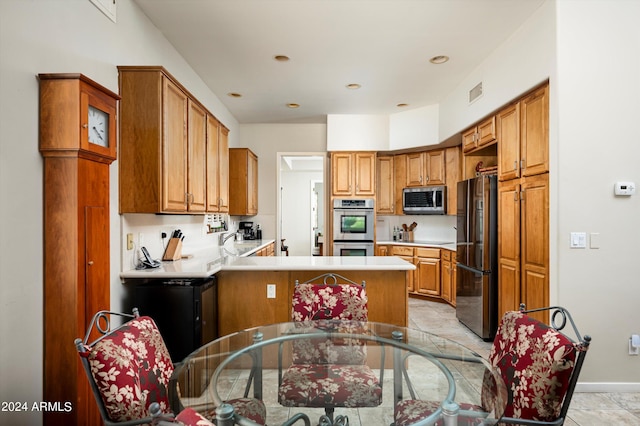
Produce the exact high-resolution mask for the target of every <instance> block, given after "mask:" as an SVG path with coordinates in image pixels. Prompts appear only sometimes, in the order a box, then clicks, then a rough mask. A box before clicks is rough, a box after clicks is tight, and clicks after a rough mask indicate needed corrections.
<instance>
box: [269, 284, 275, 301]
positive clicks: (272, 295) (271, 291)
mask: <svg viewBox="0 0 640 426" xmlns="http://www.w3.org/2000/svg"><path fill="white" fill-rule="evenodd" d="M275 298H276V285H275V284H267V299H275Z"/></svg>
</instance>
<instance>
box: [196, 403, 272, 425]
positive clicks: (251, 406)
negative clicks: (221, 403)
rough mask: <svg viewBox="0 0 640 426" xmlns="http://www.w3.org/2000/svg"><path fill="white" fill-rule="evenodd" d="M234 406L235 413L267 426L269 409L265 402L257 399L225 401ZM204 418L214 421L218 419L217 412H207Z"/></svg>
mask: <svg viewBox="0 0 640 426" xmlns="http://www.w3.org/2000/svg"><path fill="white" fill-rule="evenodd" d="M225 402H226V403H227V404H231V405H232V406H233V411H234V412H236V413H237V414H239V415H241V416H242V417H244V418H246V419H249V420H251V421H253V422H255V423H257V424H259V425H265V424H267V408H266V407H265V405H264V402H262V401H260V400H259V399H255V398H236V399H230V400H228V401H225ZM204 416H205V417H206V418H207V419H209V420H211V421H214V420H215V418H216V410H215V409H213V410H209V411H207V412H206V413H205V414H204Z"/></svg>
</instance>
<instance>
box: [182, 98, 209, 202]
mask: <svg viewBox="0 0 640 426" xmlns="http://www.w3.org/2000/svg"><path fill="white" fill-rule="evenodd" d="M188 105H189V112H188V119H189V128H188V137H189V143H188V157H187V158H188V160H187V171H188V173H187V197H188V199H187V201H188V202H187V210H188V211H190V212H204V211H205V210H206V207H207V157H206V156H207V152H206V151H207V113H206V112H205V111H204V109H202V108H201V107H200V106H199V105H198V104H196V103H195V102H193V101H192V100H189V101H188Z"/></svg>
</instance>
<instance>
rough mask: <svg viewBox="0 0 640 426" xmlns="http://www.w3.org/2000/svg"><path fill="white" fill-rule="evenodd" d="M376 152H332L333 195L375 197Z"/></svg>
mask: <svg viewBox="0 0 640 426" xmlns="http://www.w3.org/2000/svg"><path fill="white" fill-rule="evenodd" d="M375 191H376V153H375V152H332V153H331V194H332V195H333V196H336V197H343V196H344V197H349V196H356V197H358V196H370V197H372V196H374V195H375V193H376V192H375Z"/></svg>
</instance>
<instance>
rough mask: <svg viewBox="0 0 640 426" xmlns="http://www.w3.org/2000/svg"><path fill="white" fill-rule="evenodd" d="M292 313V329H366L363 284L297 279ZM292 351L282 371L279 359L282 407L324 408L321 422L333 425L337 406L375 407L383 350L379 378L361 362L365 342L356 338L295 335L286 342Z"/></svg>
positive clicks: (334, 279)
mask: <svg viewBox="0 0 640 426" xmlns="http://www.w3.org/2000/svg"><path fill="white" fill-rule="evenodd" d="M319 280H322V282H321V283H318V282H317V281H319ZM339 281H340V282H339ZM291 317H292V320H293V321H294V323H295V324H296V327H297V330H293V331H292V332H294V333H296V332H298V333H303V332H305V331H308V330H309V329H311V330H322V331H325V332H328V333H329V334H331V333H332V332H337V333H350V334H361V333H365V332H366V326H365V324H363V323H364V322H366V321H367V320H368V310H367V294H366V290H365V282H362V283H361V284H357V283H355V282H354V281H351V280H349V279H347V278H345V277H342V276H340V275H337V274H333V273H327V274H323V275H320V276H318V277H315V278H313V279H311V280H309V281H307V282H304V283H300V282H298V281H296V283H295V289H294V293H293V299H292V312H291ZM291 353H292V363H291V365H290V366H289V367H288V368H287V369H286V370H285V371H284V372H283V368H282V361H281V359H280V362H279V369H278V370H279V374H278V385H279V387H278V389H279V390H278V401H279V403H280V404H281V405H283V406H288V407H320V408H324V409H325V415H324V416H322V417H321V418H320V424H321V425H323V424H334V418H333V415H334V411H335V408H336V407H375V406H378V405H380V403H381V402H382V381H383V378H384V376H383V374H384V350H383V351H381V354H382V355H381V357H382V359H381V366H380V372H379V375H378V376H376V373H375V372H374V371H373V370H372V369H371V368H370V367H369V366H368V365H367V364H366V361H367V348H366V344H365V342H363V341H361V340H358V339H350V338H349V339H336V338H332V337H331V336H327V337H322V338H319V339H296V340H293V341H292V342H291ZM340 417H342V416H338V418H336V419H335V420H336V422H339V421H340V419H339V418H340Z"/></svg>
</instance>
